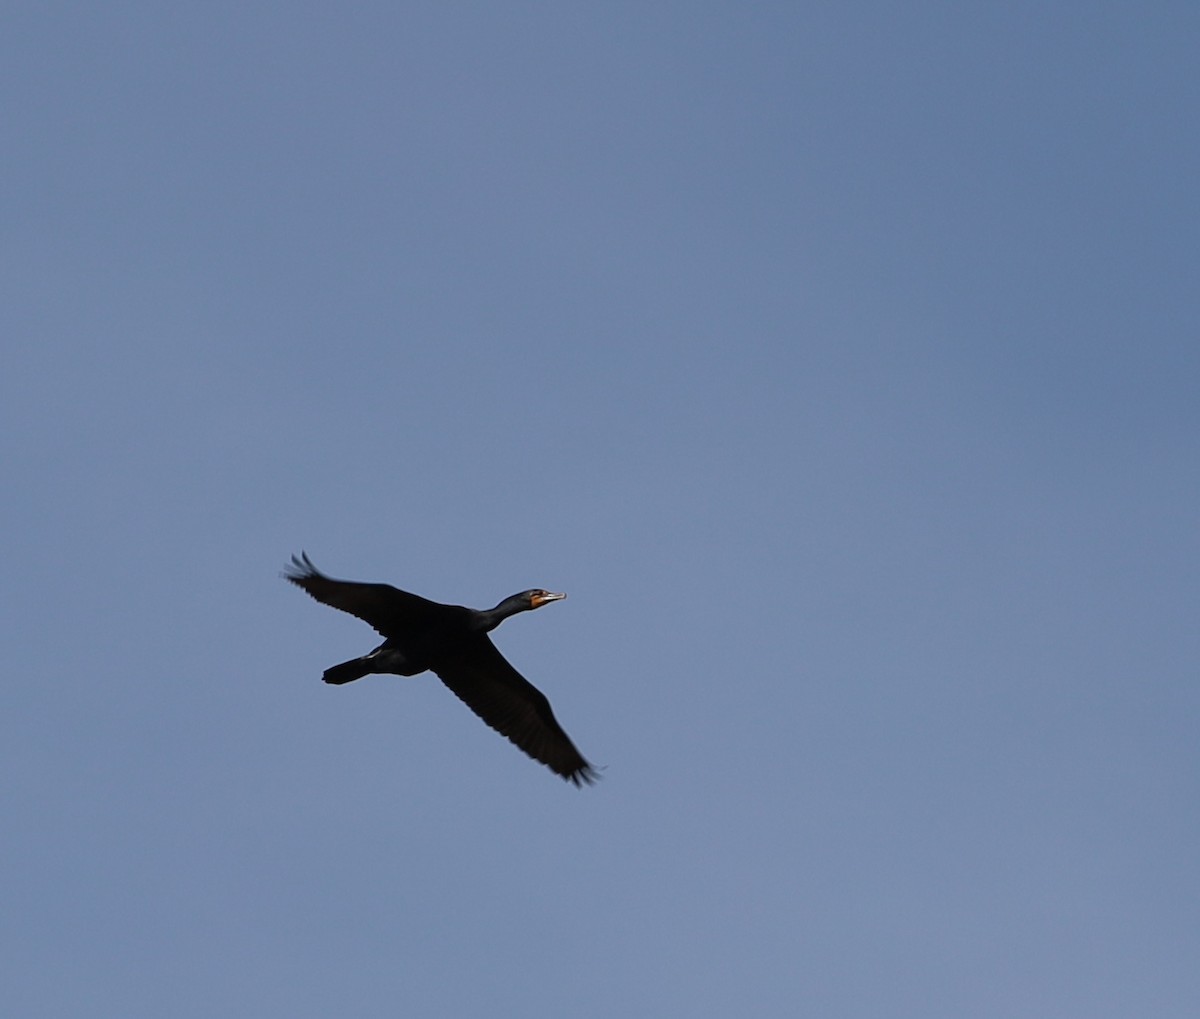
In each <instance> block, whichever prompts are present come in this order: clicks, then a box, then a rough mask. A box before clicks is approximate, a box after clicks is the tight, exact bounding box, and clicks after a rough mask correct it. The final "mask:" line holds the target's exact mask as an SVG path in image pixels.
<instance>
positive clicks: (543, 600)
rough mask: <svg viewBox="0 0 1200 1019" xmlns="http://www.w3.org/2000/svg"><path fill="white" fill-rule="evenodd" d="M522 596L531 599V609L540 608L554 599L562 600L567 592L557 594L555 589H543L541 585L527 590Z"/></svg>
mask: <svg viewBox="0 0 1200 1019" xmlns="http://www.w3.org/2000/svg"><path fill="white" fill-rule="evenodd" d="M521 597H523V598H528V599H529V607H530V608H531V609H540V608H541V607H542V606H543V605H548V604H549V603H550V602H552V601H562V600H563V599H564V598H565V597H566V595H565V594H555V593H554V592H553V591H543V590H542V589H541V588H540V587H539V588H537V589H535V590H533V591H526V592H525V593H524V594H523V595H522V596H521Z"/></svg>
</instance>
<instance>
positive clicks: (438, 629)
mask: <svg viewBox="0 0 1200 1019" xmlns="http://www.w3.org/2000/svg"><path fill="white" fill-rule="evenodd" d="M284 577H286V578H287V579H288V580H290V581H291V582H292V583H293V584H295V585H296V586H297V587H301V588H303V589H304V590H305V591H307V592H308V593H309V594H310V595H312V596H313V597H314V598H316V599H317V601H319V602H322V603H323V604H325V605H330V606H332V607H333V608H335V609H341V610H342V611H343V612H349V613H350V614H351V615H352V616H357V617H358V618H359V619H361V620H363V621H364V622H366V623H369V624H370V625H371V626H373V627H374V628H375V630H376V631H378V633H379V634H380V636H382V637H383V638H384V641H383V643H382V644H380V645H379V647H377V648H375V650H374V651H371V652H370V653H369V654H365V655H363V656H362V657H361V658H352V659H350V661H348V662H342V663H341V664H340V665H334V666H332V667H331V668H329V669H326V670H325V676H324V679H325V682H326V683H334V684H342V683H350V682H352V681H354V680H356V679H361V678H362V677H363V676H367V675H370V674H372V673H391V674H394V675H399V676H415V675H417V673H420V672H424V671H425V670H426V669H428V670H429V671H431V672H434V673H436V674H437V676H438V677H439V678H440V679H441V681H442V682H443V683H445V684H446V686H448V687H449V688H450V689H451V690H452V691H454V693H455V694H456V695H457V696H458V697H459V698H460V699H461V700H462V701H463V703H465V704H466V705H467V707H469V708H470V709H471V710H472V711H474V712H475V714H477V715H478V716H479V717H480V718H482V719H483V720H484V721H485V722H487V724H488V725H490V726H491V727H492V728H493V729H495V730H496V731H497V732H499V733H500V734H501V735H504V736H507V737H508V738H509V739H510V740H512V742H513V743H515V744H516V745H517V746H518V747H520V748H521V749H522V750H524V751H525V753H527V754H528V755H529V756H530V757H532V758H533V759H534V760H535V761H541V763H542V764H544V765H546V766H547V767H548V768H550V769H551V770H552V771H554V772H555V773H556V774H559V775H561V776H562V777H563V778H564V779H566V780H567V781H569V782H573V783H575V785H577V786H578V785H581V784H582V783H585V782H586V783H591V782H594V781H595V780H596V778H597V777H598V776H597V773H596V770H595V769H594V768H593V767H592V766H591V765H590V764H588V762H587V761H586V760H584V758H583V755H582V754H580V752H579V751H578V750H576V749H575V745H574V744H573V743H572V742H571V740H570V738H569V737H568V736H567V734H566V733H565V732H563V729H562V726H560V725H559V724H558V721H557V720H556V719H555V717H554V712H553V711H551V710H550V702H549V701H548V700H546V698H545V696H544V695H543V694H542V693H541V691H539V690H538V689H537V688H536V687H535V686H534V685H533V684H532V683H530V682H529V681H528V680H527V679H525V677H523V676H522V675H521V674H520V673H519V672H517V670H516V669H514V668H513V667H512V666H511V665H509V664H508V662H507V661H506V660H505V658H504V656H503V655H502V654H500V652H499V651H498V650H497V649H496V645H495V644H493V643H492V640H491V638H490V637H489V636H488V634H489V633H490V632H491V631H492V630H494V629H495V628H496V627H497V626H499V625H500V624H501V623H502V622H503V621H504V620H505V619H507V618H508V617H509V616H512V615H516V614H517V613H518V612H527V611H529V610H531V609H536V608H540V607H541V606H542V605H547V604H549V603H550V602H554V601H559V600H561V599H562V598H565V597H566V595H563V594H554V593H553V592H550V591H543V590H541V589H540V588H539V589H535V590H532V591H522V592H521V593H520V594H514V595H512V596H511V597H509V598H505V599H504V601H502V602H500V604H499V605H497V606H496V607H495V608H493V609H469V608H465V607H464V606H462V605H443V604H441V603H440V602H435V601H429V600H428V599H427V598H422V597H420V596H419V595H415V594H409V593H408V592H407V591H401V590H399V589H398V588H395V587H392V586H391V585H390V584H362V583H357V582H355V581H350V580H334V579H333V578H332V577H327V576H325V574H323V573H322V572H321V571H320V570H318V569H317V568H316V567H315V566H314V565H313V564H312V561H311V560H310V559H309V558H308V556H307V554H305V553H303V552H302V553H300V556H299V557H296V556H292V563H291V565H290V566H289V567H288V569H287V570H286V571H285V573H284Z"/></svg>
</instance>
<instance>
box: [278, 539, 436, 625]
mask: <svg viewBox="0 0 1200 1019" xmlns="http://www.w3.org/2000/svg"><path fill="white" fill-rule="evenodd" d="M283 575H284V577H286V578H287V579H288V580H290V581H291V582H292V583H293V584H295V585H296V586H297V587H301V588H303V589H304V590H305V591H307V592H308V593H309V594H311V595H312V596H313V597H314V598H316V599H317V601H319V602H321V603H322V604H324V605H330V606H332V607H333V608H335V609H341V610H342V611H343V612H349V613H350V615H352V616H357V617H358V618H359V619H361V620H363V622H365V623H370V624H371V626H373V627H374V628H375V629H376V630H377V631H379V633H380V634H382V635H383V636H384V637H396V638H401V637H403V636H404V635H405V634H407V633H411V632H412V630H413V628H414V627H423V626H427V625H429V621H430V619H431V618H433V617H435V616H436V615H437V614H438V611H439V610H442V611H445V609H446V606H444V605H440V604H439V603H438V602H434V601H429V600H428V599H427V598H422V597H421V596H420V595H416V594H409V593H408V592H407V591H401V590H400V589H399V588H395V587H392V586H391V585H390V584H360V583H357V582H355V581H353V580H334V579H333V578H332V577H327V576H325V574H324V573H322V572H321V571H320V570H318V569H317V568H316V567H315V566H314V565H313V564H312V560H311V559H309V558H308V554H307V553H305V552H301V553H300V556H299V558H297V557H296V556H292V564H291V566H289V567H288V568H287V570H286V571H285V572H284V574H283Z"/></svg>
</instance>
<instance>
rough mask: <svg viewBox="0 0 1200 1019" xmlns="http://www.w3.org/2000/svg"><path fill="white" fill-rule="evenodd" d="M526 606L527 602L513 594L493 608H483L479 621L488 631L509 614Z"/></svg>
mask: <svg viewBox="0 0 1200 1019" xmlns="http://www.w3.org/2000/svg"><path fill="white" fill-rule="evenodd" d="M527 608H529V604H528V602H526V601H525V600H524V599H523V598H520V597H518V596H516V595H514V596H513V597H511V598H505V599H504V601H502V602H501V603H500V604H499V605H497V606H496V607H495V608H494V609H483V610H482V611H481V612H480V613H479V621H480V623H481V626H482V629H483V631H484V632H485V633H488V632H490V631H492V630H494V629H496V627H497V626H499V625H500V624H501V623H503V622H504V620H506V619H507V618H508V617H509V616H515V615H516V614H517V613H518V612H524V611H525V610H526V609H527Z"/></svg>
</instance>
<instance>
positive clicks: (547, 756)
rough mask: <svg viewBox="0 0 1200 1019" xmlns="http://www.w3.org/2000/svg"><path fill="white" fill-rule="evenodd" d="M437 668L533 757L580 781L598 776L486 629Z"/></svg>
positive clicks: (476, 709) (450, 684)
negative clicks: (489, 636)
mask: <svg viewBox="0 0 1200 1019" xmlns="http://www.w3.org/2000/svg"><path fill="white" fill-rule="evenodd" d="M433 671H434V672H436V673H437V674H438V676H439V677H440V678H441V680H442V682H443V683H445V684H446V686H448V687H449V688H450V689H451V690H453V691H454V693H455V694H456V695H457V696H458V698H459V699H460V700H461V701H462V702H463V703H464V704H466V706H467V707H468V708H470V709H471V710H472V711H474V712H475V714H477V715H478V716H479V717H480V718H482V719H483V720H484V721H485V722H487V724H488V725H490V726H491V727H492V728H493V729H495V730H496V731H497V732H498V733H500V734H501V735H502V736H507V737H508V738H509V739H510V740H512V742H513V743H515V744H516V745H517V746H518V747H520V748H521V749H522V750H524V751H525V753H527V754H528V755H529V756H530V757H532V758H533V759H534V760H535V761H541V762H542V764H544V765H546V766H547V767H548V768H550V770H551V771H554V772H556V773H557V774H559V775H561V776H562V777H563V778H565V779H566V780H567V781H569V782H574V783H575V784H576V785H580V784H581V783H583V782H587V783H592V782H595V781H596V779H597V778H598V777H599V776H598V775H597V773H596V770H595V769H594V768H593V767H592V766H591V765H590V764H588V762H587V761H586V760H584V758H583V755H582V754H581V753H580V752H579V751H578V750H576V749H575V744H574V743H572V742H571V740H570V738H569V737H568V736H567V734H566V733H565V732H563V730H562V726H560V725H559V724H558V722H557V720H556V719H555V718H554V712H553V711H551V710H550V702H549V701H548V700H546V698H545V695H543V694H542V692H541V691H540V690H538V689H537V687H535V686H534V685H533V684H532V683H530V682H529V680H527V679H526V678H525V677H524V676H522V675H521V674H520V673H519V672H517V670H516V669H514V668H513V667H512V666H511V665H509V664H508V662H507V660H505V658H504V656H503V655H502V654H501V653H500V652H499V651H497V650H496V645H495V644H493V643H492V642H491V640H490V638H488V637H487V636H486V635H485V634H480V635H479V636H478V637H477V638H475V639H473V640H472V641H471V642H470V644H469V646H468V647H467V648H466V649H464V650H463V651H462V652H461V653H459V654H456V655H454V656H453V657H452V658H449V659H445V660H444V661H442V662H439V663H438V664H437V665H435V666H433Z"/></svg>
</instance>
